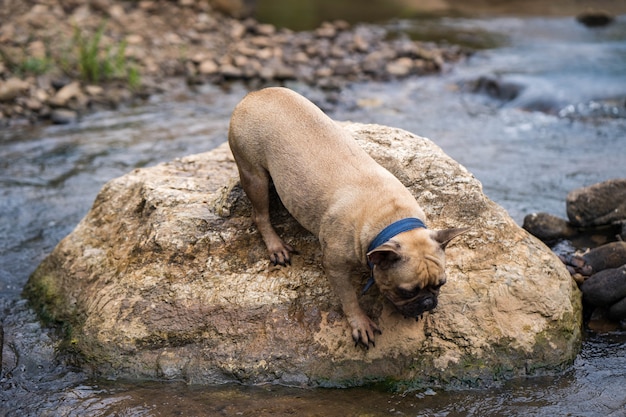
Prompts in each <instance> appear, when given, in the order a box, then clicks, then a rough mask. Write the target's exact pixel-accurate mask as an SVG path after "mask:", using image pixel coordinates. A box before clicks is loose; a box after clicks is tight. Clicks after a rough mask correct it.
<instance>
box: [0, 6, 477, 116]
mask: <svg viewBox="0 0 626 417" xmlns="http://www.w3.org/2000/svg"><path fill="white" fill-rule="evenodd" d="M90 4H91V7H89V6H87V5H82V4H80V2H78V3H76V2H70V4H69V5H68V6H67V7H65V8H64V9H61V8H59V7H55V6H50V5H48V3H45V4H41V3H36V2H35V1H34V0H25V5H24V7H20V8H15V7H13V10H9V9H7V10H1V11H0V20H1V19H2V18H3V17H5V16H9V15H10V16H11V18H12V20H11V22H10V23H4V24H2V25H0V38H4V37H6V36H9V35H10V36H9V38H10V45H8V46H3V50H2V52H3V54H7V55H9V56H10V57H11V59H12V61H15V62H20V61H23V60H24V59H26V57H39V58H40V59H44V58H45V59H51V62H53V63H54V62H55V59H56V60H57V61H58V60H59V59H60V58H59V55H58V54H59V53H61V52H62V51H58V50H57V49H58V48H56V45H55V44H52V45H46V44H45V43H43V42H42V41H40V40H39V39H41V37H42V36H43V34H45V36H46V37H50V38H52V37H55V39H56V38H58V39H59V44H61V43H63V42H61V41H62V40H63V39H66V40H68V42H69V39H71V37H72V33H73V32H74V26H76V27H79V28H80V29H81V31H83V34H85V36H90V35H92V34H93V33H95V31H96V30H97V29H98V28H99V27H100V25H101V24H103V22H106V23H105V31H104V35H103V38H102V39H103V43H106V44H107V46H110V44H114V43H115V42H121V40H124V41H125V43H126V45H127V46H126V57H127V58H128V60H129V61H130V62H132V63H133V65H134V67H135V68H137V69H138V71H139V73H140V77H141V81H142V86H141V87H140V88H138V89H137V88H136V87H135V88H134V89H133V93H132V94H127V93H124V94H121V93H120V92H119V91H116V88H115V86H117V85H118V84H119V83H120V81H123V80H113V81H112V82H110V83H108V84H109V85H101V86H91V85H85V84H83V83H82V82H81V81H79V80H77V79H69V80H65V79H63V80H61V79H60V78H59V73H60V71H58V69H56V72H54V71H53V73H54V75H49V74H44V75H43V76H38V77H31V78H29V79H25V80H21V79H20V78H18V77H16V76H15V74H13V73H12V72H11V69H10V66H8V65H3V64H2V63H0V80H7V81H0V115H1V116H2V120H1V121H0V123H2V124H6V123H7V120H10V119H11V118H23V119H26V120H29V121H33V120H37V119H38V118H39V119H42V118H47V117H48V116H49V111H50V110H49V109H50V108H54V109H69V110H78V111H79V112H82V111H86V110H87V109H88V108H90V107H94V106H91V104H96V106H95V107H97V108H102V105H103V103H110V105H111V107H112V108H115V106H116V105H117V103H119V101H118V100H127V99H128V100H133V99H136V98H145V97H148V96H149V95H150V94H151V93H154V92H159V91H161V90H160V89H155V88H154V87H151V86H154V85H160V84H162V82H161V80H163V79H164V78H165V77H187V82H188V84H190V85H191V84H201V83H229V82H231V81H236V80H242V81H245V82H255V81H260V82H262V83H270V84H275V83H276V82H278V83H280V82H283V81H285V80H297V81H300V82H303V83H306V84H309V85H311V86H317V87H321V88H322V89H324V90H325V91H330V90H334V89H336V88H341V87H342V86H345V84H346V83H349V82H354V81H367V80H375V81H384V80H389V79H392V78H404V77H410V76H416V75H422V74H427V73H433V72H437V71H439V69H440V67H441V64H442V63H443V61H449V62H452V61H458V60H460V59H462V58H463V57H465V56H467V55H468V52H467V51H463V50H461V49H460V48H457V47H448V46H447V47H445V49H441V48H437V47H435V46H433V45H430V44H422V43H418V42H414V41H412V40H410V39H408V38H406V39H389V38H388V37H387V32H386V30H385V29H384V28H383V27H380V26H374V25H358V26H355V27H351V26H350V25H349V24H348V23H346V22H344V21H335V22H326V23H323V24H322V25H320V27H318V28H317V29H315V30H313V31H305V32H293V31H291V30H288V29H279V28H277V27H275V26H273V25H271V24H265V23H258V22H256V21H255V20H253V19H251V18H239V19H238V18H232V17H228V16H225V15H220V14H219V13H216V12H215V11H212V10H211V8H210V7H209V6H208V5H207V3H205V2H198V1H192V0H179V1H178V2H156V1H151V0H142V1H139V2H129V3H124V4H120V3H118V2H113V1H110V0H94V1H93V2H92V3H90ZM29 5H30V9H29V8H28V7H29ZM11 6H13V3H10V4H9V7H11ZM20 13H21V14H24V16H25V18H24V19H20ZM235 14H236V13H235ZM244 15H245V16H248V15H249V14H244ZM70 22H71V23H70ZM103 47H104V46H103ZM55 54H57V55H56V58H55ZM57 64H58V62H57ZM41 79H47V83H46V85H45V86H44V85H41V83H40V81H41ZM59 81H62V82H60V83H59ZM254 85H259V84H258V82H256V83H255V84H254ZM259 86H261V85H259ZM97 87H100V89H98V88H97ZM127 91H129V88H127ZM129 96H130V98H128V97H129ZM55 117H56V116H55Z"/></svg>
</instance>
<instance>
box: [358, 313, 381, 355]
mask: <svg viewBox="0 0 626 417" xmlns="http://www.w3.org/2000/svg"><path fill="white" fill-rule="evenodd" d="M350 325H351V326H352V339H353V340H354V346H355V347H356V346H358V345H359V344H361V345H362V346H364V347H365V348H366V349H369V347H370V344H371V345H372V346H373V347H376V343H375V342H374V337H375V335H376V333H378V334H383V332H381V331H380V329H379V328H378V325H376V323H374V322H373V321H372V320H371V319H370V318H369V317H367V316H366V315H362V316H360V317H357V318H354V319H352V320H350Z"/></svg>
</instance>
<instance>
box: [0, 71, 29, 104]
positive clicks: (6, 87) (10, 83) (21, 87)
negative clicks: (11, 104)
mask: <svg viewBox="0 0 626 417" xmlns="http://www.w3.org/2000/svg"><path fill="white" fill-rule="evenodd" d="M29 87H30V84H29V83H28V82H26V81H23V80H20V79H19V78H16V77H13V78H9V79H8V80H6V81H4V82H2V81H0V102H2V101H11V100H13V99H15V98H16V97H17V96H19V95H20V94H21V93H22V92H23V91H25V90H28V88H29Z"/></svg>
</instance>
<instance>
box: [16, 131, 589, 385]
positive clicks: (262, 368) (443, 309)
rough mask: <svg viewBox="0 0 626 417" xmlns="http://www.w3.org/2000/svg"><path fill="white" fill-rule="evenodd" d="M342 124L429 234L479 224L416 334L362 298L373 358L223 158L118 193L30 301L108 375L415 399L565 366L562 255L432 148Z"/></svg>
mask: <svg viewBox="0 0 626 417" xmlns="http://www.w3.org/2000/svg"><path fill="white" fill-rule="evenodd" d="M343 126H344V127H345V128H346V129H347V130H348V131H350V132H351V134H353V136H354V137H355V138H356V140H357V141H358V143H359V144H360V145H362V146H363V148H364V149H365V150H366V151H367V152H369V153H370V154H371V155H372V156H373V157H374V158H375V159H376V160H377V161H378V162H379V163H381V164H382V165H383V166H385V167H386V168H387V169H389V170H390V171H391V172H392V173H393V174H395V175H396V176H397V177H398V178H399V179H400V180H401V181H402V182H403V183H404V184H405V185H406V186H407V187H408V188H409V189H410V190H411V191H412V193H413V194H414V195H415V197H416V198H417V200H418V201H419V203H420V204H421V205H422V207H423V208H424V211H425V212H426V214H427V217H428V221H427V223H428V225H429V227H431V228H447V227H465V226H468V227H470V228H471V230H470V231H469V232H467V233H466V234H464V235H462V236H461V237H459V238H458V239H455V240H454V241H453V242H452V243H451V244H450V245H449V246H448V248H447V250H446V252H447V272H448V282H447V284H446V285H445V286H444V287H443V288H442V290H441V294H440V297H439V305H438V307H437V308H436V309H435V310H433V311H432V312H430V313H427V314H425V315H424V318H423V319H422V320H420V321H415V320H412V319H405V318H404V317H403V316H402V315H401V314H400V313H398V312H397V311H396V309H395V308H394V307H393V306H392V305H391V304H390V303H389V302H387V301H386V300H385V299H384V297H383V296H382V295H381V294H380V293H379V292H378V290H377V288H375V287H373V288H372V289H371V290H370V291H369V292H368V293H367V294H366V295H364V296H361V302H362V305H363V306H364V308H365V310H366V311H367V312H368V314H370V316H371V317H372V318H373V319H374V320H375V321H376V322H377V323H378V324H379V325H380V327H381V329H382V331H383V333H382V335H379V336H378V337H377V339H376V346H375V347H372V348H370V349H368V350H366V349H363V348H361V347H355V345H354V342H353V341H352V338H351V331H350V328H349V325H348V323H347V321H346V320H345V317H344V316H343V313H342V311H341V307H340V304H339V300H338V299H337V297H336V296H335V295H334V294H333V292H332V291H331V288H330V286H329V284H328V282H327V279H326V277H325V276H324V273H323V271H322V268H321V259H320V258H321V251H320V247H319V244H318V242H317V239H316V238H315V237H314V236H312V235H311V234H310V233H308V232H307V231H306V230H304V229H303V228H302V227H301V226H299V225H298V223H296V221H295V220H294V219H293V218H292V217H291V216H290V215H289V214H288V213H287V212H286V210H285V209H284V208H283V207H282V206H281V204H280V201H279V200H278V198H277V197H274V200H273V202H272V205H273V206H274V207H273V222H274V224H275V225H276V228H277V230H278V232H279V233H280V234H281V235H282V236H283V237H284V238H285V240H286V241H287V242H288V243H290V244H291V245H293V246H294V247H296V248H297V249H298V250H299V255H296V256H294V258H293V262H292V265H291V266H290V267H275V266H272V265H271V264H270V263H269V261H268V258H267V254H266V250H265V247H264V245H263V242H262V240H261V237H260V235H259V233H258V232H257V230H256V228H255V227H254V226H253V224H252V221H251V219H250V211H251V208H250V204H249V201H248V200H247V198H246V196H245V194H244V193H243V191H242V190H241V188H240V186H239V183H238V175H237V170H236V167H235V164H234V161H233V158H232V155H231V153H230V150H229V148H228V146H227V145H226V144H224V145H222V146H220V147H218V148H216V149H214V150H212V151H210V152H207V153H203V154H198V155H192V156H187V157H184V158H181V159H177V160H174V161H171V162H168V163H163V164H160V165H157V166H154V167H149V168H141V169H136V170H134V171H132V172H131V173H129V174H127V175H124V176H122V177H120V178H117V179H114V180H111V181H110V182H108V183H107V184H106V185H105V186H104V187H103V188H102V190H101V191H100V193H99V195H98V196H97V198H96V200H95V202H94V204H93V207H92V208H91V210H90V212H89V213H88V214H87V215H86V216H85V218H84V219H83V220H82V221H81V222H80V223H79V224H78V226H77V227H76V228H75V230H74V231H73V232H72V233H71V234H70V235H68V236H67V237H65V238H64V239H63V240H62V241H61V242H60V243H59V244H58V246H57V247H56V248H55V249H54V250H53V251H52V252H51V253H50V255H49V256H48V257H47V258H46V259H45V260H44V261H43V262H42V263H41V264H40V265H39V267H38V268H37V270H36V271H35V272H34V273H33V275H32V276H31V277H30V279H29V282H28V284H27V286H26V289H25V294H26V295H27V296H28V297H29V299H30V300H31V301H32V303H33V305H34V306H35V308H36V309H37V310H38V311H39V313H40V314H41V317H42V318H44V319H45V320H48V321H50V322H54V323H60V324H62V325H63V326H64V327H65V328H66V329H67V330H68V331H67V332H66V334H67V336H66V337H67V346H70V347H71V350H72V351H73V352H76V354H77V360H78V363H82V364H83V366H84V367H85V368H86V369H93V370H95V371H96V373H97V374H98V375H101V376H106V377H124V378H160V379H182V380H186V381H188V382H189V383H192V384H216V383H226V382H238V383H244V384H256V383H279V384H287V385H297V386H308V387H311V386H333V387H339V386H342V387H343V386H355V385H361V384H365V383H371V382H386V383H389V384H391V385H392V386H400V387H404V388H407V387H408V388H410V387H420V386H477V385H485V384H489V383H490V382H493V381H494V380H498V379H501V378H508V377H516V376H523V375H529V374H536V373H545V372H549V371H555V370H560V369H563V367H565V366H567V365H568V364H570V363H571V362H572V360H573V359H574V357H575V356H576V354H577V353H578V351H579V348H580V343H581V333H580V329H581V321H582V317H581V316H582V314H581V295H580V292H579V291H578V289H577V287H576V285H575V284H574V282H573V280H572V279H571V277H570V275H569V273H568V272H567V270H566V268H565V266H564V265H563V264H562V263H561V262H560V261H559V259H558V258H557V257H556V256H555V255H554V254H553V253H552V252H551V251H550V250H549V249H548V248H547V247H546V246H545V245H544V244H543V243H541V242H540V241H539V240H538V239H536V238H535V237H533V236H531V235H530V234H528V233H527V232H526V231H524V230H523V229H522V228H520V227H518V226H517V225H516V224H515V222H514V221H513V220H512V219H511V218H510V217H509V215H508V214H507V213H506V211H505V210H504V209H503V208H502V207H500V206H498V205H497V204H495V203H494V202H492V201H491V200H489V199H488V198H487V197H486V196H485V195H484V194H483V192H482V186H481V184H480V182H479V181H478V180H477V179H476V178H474V177H473V175H472V174H471V173H469V172H468V171H467V170H466V169H465V168H464V167H463V166H461V165H459V164H458V163H457V162H455V161H454V160H452V159H451V158H450V157H448V156H447V155H446V154H444V152H443V151H442V150H441V149H440V148H438V147H437V146H436V145H434V144H433V143H432V142H431V141H430V140H428V139H424V138H421V137H418V136H415V135H413V134H411V133H409V132H406V131H403V130H400V129H394V128H390V127H385V126H378V125H362V124H355V123H346V124H343ZM321 174H323V173H321ZM337 180H338V181H339V180H340V179H337ZM381 192H384V190H381ZM367 274H368V271H367V270H366V268H364V269H363V277H362V279H361V280H360V281H359V282H354V285H355V288H357V289H358V290H360V288H362V285H364V284H365V282H366V280H367Z"/></svg>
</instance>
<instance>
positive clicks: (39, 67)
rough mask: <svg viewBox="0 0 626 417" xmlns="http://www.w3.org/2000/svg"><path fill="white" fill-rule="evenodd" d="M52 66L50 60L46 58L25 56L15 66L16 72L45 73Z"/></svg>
mask: <svg viewBox="0 0 626 417" xmlns="http://www.w3.org/2000/svg"><path fill="white" fill-rule="evenodd" d="M51 68H52V61H51V60H50V59H48V58H34V57H29V58H26V59H25V60H24V61H23V62H22V63H21V64H20V65H19V67H18V68H17V72H18V74H34V75H41V74H45V73H46V72H48V71H49V70H50V69H51Z"/></svg>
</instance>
